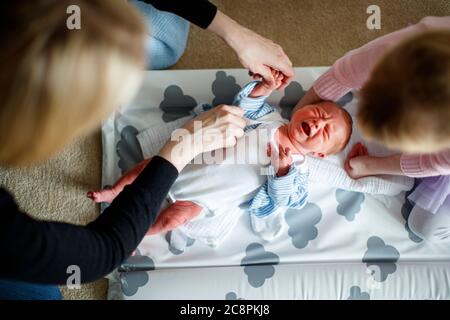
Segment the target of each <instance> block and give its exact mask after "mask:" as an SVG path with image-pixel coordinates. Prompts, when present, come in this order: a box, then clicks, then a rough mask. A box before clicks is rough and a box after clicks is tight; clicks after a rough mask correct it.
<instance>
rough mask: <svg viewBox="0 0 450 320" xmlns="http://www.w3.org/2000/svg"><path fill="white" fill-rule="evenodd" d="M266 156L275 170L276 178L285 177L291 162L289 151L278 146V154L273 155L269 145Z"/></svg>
mask: <svg viewBox="0 0 450 320" xmlns="http://www.w3.org/2000/svg"><path fill="white" fill-rule="evenodd" d="M267 156H269V157H270V158H271V162H272V166H273V167H274V169H275V172H276V176H277V177H282V176H285V175H287V173H288V172H289V169H290V168H291V165H292V162H293V160H292V156H291V150H290V149H289V148H287V147H286V148H283V147H282V146H279V151H278V154H274V153H273V152H272V146H271V144H270V143H269V144H268V145H267Z"/></svg>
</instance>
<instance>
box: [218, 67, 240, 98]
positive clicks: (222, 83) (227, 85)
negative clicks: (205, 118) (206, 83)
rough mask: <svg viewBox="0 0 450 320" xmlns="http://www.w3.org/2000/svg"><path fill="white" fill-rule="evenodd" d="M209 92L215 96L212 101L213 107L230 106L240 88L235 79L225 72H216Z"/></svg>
mask: <svg viewBox="0 0 450 320" xmlns="http://www.w3.org/2000/svg"><path fill="white" fill-rule="evenodd" d="M211 90H212V93H213V94H214V96H215V97H214V99H213V101H212V105H213V106H217V105H219V104H230V105H231V104H232V103H233V100H234V97H235V96H236V94H237V93H238V92H239V90H241V86H240V85H238V84H237V83H236V78H235V77H233V76H229V75H227V74H226V72H225V71H217V72H216V79H215V80H214V81H213V83H212V85H211Z"/></svg>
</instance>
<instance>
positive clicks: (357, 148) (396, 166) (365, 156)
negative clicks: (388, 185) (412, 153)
mask: <svg viewBox="0 0 450 320" xmlns="http://www.w3.org/2000/svg"><path fill="white" fill-rule="evenodd" d="M400 157H401V155H392V156H387V157H374V156H371V155H369V153H368V151H367V148H366V147H365V146H364V145H363V144H362V143H356V144H355V145H354V146H353V148H352V150H351V151H350V152H349V154H348V156H347V159H346V160H345V163H344V168H345V171H346V172H347V174H348V175H349V176H350V177H351V178H353V179H359V178H363V177H367V176H375V175H380V174H389V175H404V173H403V171H402V169H401V166H400Z"/></svg>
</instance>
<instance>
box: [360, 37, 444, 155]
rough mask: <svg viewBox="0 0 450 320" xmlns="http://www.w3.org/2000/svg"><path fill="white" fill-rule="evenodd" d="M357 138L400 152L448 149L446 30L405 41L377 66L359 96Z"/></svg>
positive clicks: (428, 151) (425, 151) (426, 151)
mask: <svg viewBox="0 0 450 320" xmlns="http://www.w3.org/2000/svg"><path fill="white" fill-rule="evenodd" d="M360 94H361V99H360V103H359V108H358V124H359V127H360V129H361V131H362V132H363V134H364V135H365V136H366V137H367V138H370V139H373V140H377V141H379V142H381V143H383V144H384V145H386V146H388V147H391V148H394V149H399V150H401V151H405V152H417V153H431V152H437V151H440V150H443V149H445V148H449V147H450V31H449V30H442V31H432V32H426V33H422V34H420V35H418V36H415V37H413V38H410V39H408V40H406V41H404V42H403V43H401V44H400V45H398V46H397V47H395V48H394V49H392V50H391V51H389V52H388V53H387V54H386V56H385V57H384V58H382V59H381V61H380V62H379V63H378V64H377V66H376V67H375V69H374V70H373V72H372V74H371V77H370V79H369V80H368V82H367V84H366V85H365V86H364V87H363V89H362V90H361V92H360Z"/></svg>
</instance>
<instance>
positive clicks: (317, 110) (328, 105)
mask: <svg viewBox="0 0 450 320" xmlns="http://www.w3.org/2000/svg"><path fill="white" fill-rule="evenodd" d="M288 128H289V129H288V131H289V136H290V138H291V142H292V143H293V144H294V145H295V146H296V147H299V149H303V150H305V151H306V152H307V153H311V154H312V155H313V156H316V157H326V156H327V155H328V154H329V153H330V151H331V150H336V147H337V146H339V145H341V144H343V143H344V142H345V141H346V140H347V138H348V136H349V134H350V130H351V128H350V124H349V123H348V121H347V120H346V118H345V114H344V111H342V109H341V108H340V107H339V106H338V105H336V104H334V103H332V102H320V103H317V104H311V105H307V106H304V107H303V108H300V109H298V110H297V111H296V112H295V113H294V114H293V115H292V119H291V122H290V123H289V127H288Z"/></svg>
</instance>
